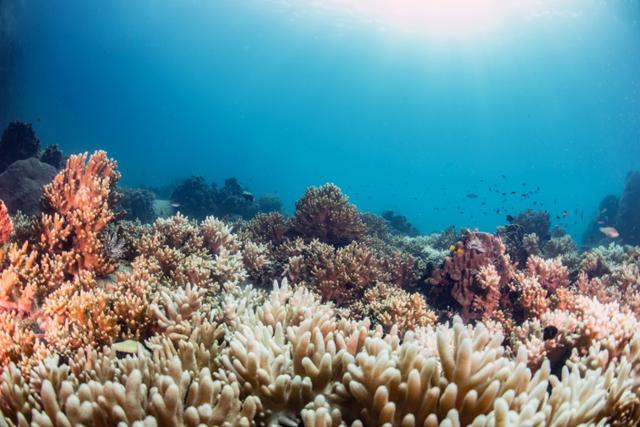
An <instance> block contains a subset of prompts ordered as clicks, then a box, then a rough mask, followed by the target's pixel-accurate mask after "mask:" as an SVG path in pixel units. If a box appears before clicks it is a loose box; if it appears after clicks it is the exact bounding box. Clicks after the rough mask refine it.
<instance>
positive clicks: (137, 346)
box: [111, 340, 151, 355]
mask: <svg viewBox="0 0 640 427" xmlns="http://www.w3.org/2000/svg"><path fill="white" fill-rule="evenodd" d="M111 347H112V348H113V349H114V350H115V351H119V352H121V353H129V354H138V351H139V350H142V352H143V353H144V354H146V355H150V354H151V353H150V352H149V350H147V349H146V348H145V347H144V346H143V345H142V343H140V342H139V341H135V340H126V341H120V342H116V343H113V345H112V346H111Z"/></svg>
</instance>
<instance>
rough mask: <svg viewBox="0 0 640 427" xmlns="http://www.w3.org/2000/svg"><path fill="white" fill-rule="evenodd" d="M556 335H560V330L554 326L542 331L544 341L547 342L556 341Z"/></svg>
mask: <svg viewBox="0 0 640 427" xmlns="http://www.w3.org/2000/svg"><path fill="white" fill-rule="evenodd" d="M556 335H558V328H556V327H555V326H553V325H549V326H547V327H546V328H544V329H543V330H542V339H544V340H545V341H546V340H552V339H554V338H555V337H556Z"/></svg>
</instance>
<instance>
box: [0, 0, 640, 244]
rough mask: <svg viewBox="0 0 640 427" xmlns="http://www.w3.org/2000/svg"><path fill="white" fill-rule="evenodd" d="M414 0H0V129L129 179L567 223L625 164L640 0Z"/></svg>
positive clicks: (637, 127)
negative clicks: (317, 189)
mask: <svg viewBox="0 0 640 427" xmlns="http://www.w3.org/2000/svg"><path fill="white" fill-rule="evenodd" d="M430 2H431V3H438V2H437V1H436V0H429V1H427V0H424V2H423V1H420V0H397V1H396V0H394V1H393V2H392V1H391V0H388V1H382V0H370V1H367V0H327V1H311V0H288V1H284V0H282V1H272V0H198V1H196V0H183V1H168V0H167V1H164V0H155V1H151V0H137V1H126V0H110V1H98V0H86V1H71V0H56V1H50V0H28V1H27V0H25V1H18V0H0V16H1V21H0V22H1V23H2V31H1V32H0V35H1V37H2V41H1V43H0V49H1V50H0V52H2V53H1V55H2V56H0V64H1V67H0V78H1V79H2V90H0V103H1V104H0V125H2V128H4V127H5V125H6V124H7V123H8V122H9V121H10V120H14V119H20V120H26V121H29V122H31V123H33V125H34V128H35V129H36V131H37V133H38V136H39V137H40V139H41V141H42V143H43V144H44V145H47V144H51V143H57V144H59V145H60V146H61V147H62V149H63V150H64V151H65V152H66V153H73V152H78V151H86V150H89V151H91V150H94V149H98V148H100V149H105V150H107V151H108V153H109V155H110V156H111V157H114V158H116V159H117V160H118V163H119V167H120V170H121V172H122V174H123V183H124V184H126V185H130V186H138V185H151V186H159V185H163V184H166V183H168V182H171V181H172V180H174V179H176V178H180V177H186V176H190V175H202V176H204V177H205V178H206V179H207V180H209V181H217V182H222V181H223V180H224V179H225V178H227V177H230V176H235V177H237V178H238V179H239V180H240V182H242V183H244V184H245V185H247V186H248V187H249V188H250V189H251V190H252V191H253V192H254V193H256V194H261V193H267V192H268V193H274V194H277V195H278V196H279V197H281V198H282V200H283V201H284V203H285V207H286V208H287V209H288V210H289V211H291V210H292V207H293V202H294V201H295V200H296V199H297V198H298V197H299V196H300V195H301V194H302V192H303V191H304V189H305V188H306V187H307V186H309V185H319V184H323V183H324V182H327V181H332V182H335V183H336V184H338V185H339V186H340V187H341V188H342V189H343V190H344V192H345V193H346V194H348V195H349V196H350V198H351V200H352V201H353V202H354V203H355V204H357V205H358V207H359V208H360V209H362V210H365V211H372V212H375V213H380V212H381V211H383V210H388V209H391V210H394V211H396V212H398V213H400V214H403V215H406V216H407V218H408V219H409V220H410V221H411V222H412V223H413V224H415V225H416V226H417V227H418V228H419V229H420V230H421V231H423V232H430V231H437V230H440V229H442V228H444V227H446V226H448V225H455V226H456V227H473V228H476V227H477V228H479V229H481V230H486V231H494V230H495V227H496V226H498V225H500V224H504V223H505V214H507V213H510V214H515V213H517V212H519V211H521V210H524V209H526V208H534V209H538V208H540V207H542V209H547V210H548V211H549V212H550V213H551V215H552V218H553V219H554V224H558V225H561V226H562V227H564V228H566V229H567V230H568V231H569V232H571V233H572V234H573V235H574V237H577V238H578V237H579V236H580V234H581V233H582V231H583V230H584V229H585V227H586V225H587V223H588V221H589V220H590V219H591V217H592V215H593V214H594V212H595V211H596V209H597V205H598V202H599V201H600V200H601V199H602V198H603V197H604V196H606V195H607V194H610V193H617V194H619V193H620V192H621V191H622V188H623V185H624V177H625V175H626V174H627V173H628V172H629V171H630V170H633V169H640V21H639V18H640V2H638V1H622V0H612V1H590V0H580V1H564V0H554V1H547V0H540V1H529V0H522V1H514V2H498V1H495V0H494V1H490V0H478V1H475V2H474V1H471V0H466V1H462V0H452V1H451V2H449V6H448V7H444V6H443V7H442V8H441V9H438V8H435V9H430V8H429V7H430V6H428V4H431V3H430ZM425 5H427V6H425ZM489 188H491V190H489ZM538 188H539V189H538ZM496 190H497V191H496ZM529 191H534V194H532V195H530V196H529V197H527V198H523V197H522V196H521V194H522V193H523V192H529ZM512 192H515V193H517V194H513V195H512V194H511V193H512ZM501 193H506V196H503V195H502V194H501ZM470 194H474V195H477V196H478V197H474V198H471V197H468V195H470ZM534 202H535V203H534ZM563 211H566V214H565V215H563Z"/></svg>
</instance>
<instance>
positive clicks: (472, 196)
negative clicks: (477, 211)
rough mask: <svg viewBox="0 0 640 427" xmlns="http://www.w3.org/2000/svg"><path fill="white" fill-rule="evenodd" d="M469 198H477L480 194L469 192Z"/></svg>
mask: <svg viewBox="0 0 640 427" xmlns="http://www.w3.org/2000/svg"><path fill="white" fill-rule="evenodd" d="M467 198H468V199H477V198H478V195H477V194H476V193H469V194H467Z"/></svg>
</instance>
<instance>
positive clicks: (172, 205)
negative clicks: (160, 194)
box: [171, 203, 180, 209]
mask: <svg viewBox="0 0 640 427" xmlns="http://www.w3.org/2000/svg"><path fill="white" fill-rule="evenodd" d="M171 207H172V208H175V209H178V208H179V207H180V203H171Z"/></svg>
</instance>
